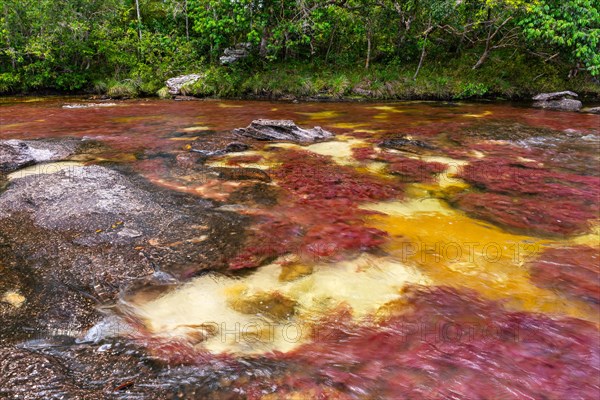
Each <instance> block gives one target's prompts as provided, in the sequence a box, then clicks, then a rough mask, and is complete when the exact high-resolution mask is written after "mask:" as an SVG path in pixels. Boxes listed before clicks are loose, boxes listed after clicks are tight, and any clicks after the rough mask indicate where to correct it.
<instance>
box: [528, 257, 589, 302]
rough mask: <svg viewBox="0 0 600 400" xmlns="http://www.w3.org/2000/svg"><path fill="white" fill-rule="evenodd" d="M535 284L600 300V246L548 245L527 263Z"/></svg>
mask: <svg viewBox="0 0 600 400" xmlns="http://www.w3.org/2000/svg"><path fill="white" fill-rule="evenodd" d="M529 268H530V273H531V279H532V280H533V282H535V284H536V285H539V286H541V287H545V288H548V289H556V290H559V291H561V292H564V293H567V294H570V295H572V296H575V297H578V298H581V299H583V300H586V301H590V302H593V303H595V304H600V282H599V281H598V276H600V249H599V248H594V247H589V246H575V247H563V248H553V249H548V250H546V251H544V252H543V253H542V255H541V256H540V257H539V258H537V259H536V260H534V261H533V262H532V263H531V264H530V267H529Z"/></svg>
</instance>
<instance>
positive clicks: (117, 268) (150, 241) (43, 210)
mask: <svg viewBox="0 0 600 400" xmlns="http://www.w3.org/2000/svg"><path fill="white" fill-rule="evenodd" d="M214 207H215V206H213V204H212V203H211V202H208V201H204V200H202V199H199V198H197V197H195V196H190V195H185V194H180V193H174V192H170V191H167V190H164V189H159V188H157V187H155V186H153V185H151V184H150V183H148V182H146V181H145V180H144V179H142V178H140V177H139V176H136V175H133V174H128V173H125V172H119V171H115V170H112V169H108V168H105V167H101V166H80V167H72V168H69V169H66V170H61V171H59V172H56V173H52V174H44V175H30V176H26V177H23V178H18V179H14V180H12V181H11V182H10V183H9V184H8V186H7V189H6V190H5V191H4V192H3V193H2V194H1V195H0V270H1V271H2V274H1V275H0V290H2V293H0V297H1V298H5V299H4V300H6V301H2V303H4V305H3V307H0V314H1V315H0V318H2V321H3V323H2V324H1V326H0V339H2V338H3V337H4V338H6V337H12V338H14V337H18V336H19V335H22V334H25V333H26V332H32V331H34V332H39V331H45V330H48V329H55V328H57V327H61V328H64V329H67V330H74V331H80V330H82V329H85V328H86V327H89V326H90V325H91V324H93V323H95V322H96V321H97V320H98V318H99V317H100V314H99V312H98V311H97V309H96V306H97V305H98V304H103V303H111V302H113V301H114V300H115V299H116V298H117V295H118V293H119V291H120V290H121V289H122V288H123V287H124V286H126V285H128V284H129V283H132V282H133V281H135V280H138V279H144V278H152V279H173V277H175V278H187V277H189V276H192V275H194V274H195V273H197V272H199V271H202V270H206V269H219V268H225V267H226V266H227V265H226V260H227V258H228V257H232V256H233V255H234V254H236V252H237V249H238V248H239V246H240V244H241V241H242V236H243V223H242V222H243V221H245V218H244V217H241V216H238V215H237V214H234V213H229V212H225V211H216V210H213V209H212V208H214ZM10 303H12V304H10Z"/></svg>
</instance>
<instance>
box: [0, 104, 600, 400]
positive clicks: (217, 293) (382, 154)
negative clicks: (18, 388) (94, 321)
mask: <svg viewBox="0 0 600 400" xmlns="http://www.w3.org/2000/svg"><path fill="white" fill-rule="evenodd" d="M0 110H1V111H2V127H1V133H0V139H39V138H59V137H78V138H82V137H84V138H87V139H90V140H97V141H100V142H102V143H104V144H106V146H107V147H106V149H108V150H105V151H103V152H101V153H96V154H95V155H94V156H93V157H91V156H89V157H81V158H79V159H78V158H72V159H69V160H67V161H61V162H57V163H52V164H41V165H37V166H32V167H29V168H26V169H22V170H19V171H17V172H14V173H12V174H11V175H9V176H8V180H9V181H14V180H17V179H20V178H22V177H24V176H27V175H30V174H41V173H55V172H56V171H59V170H63V169H69V168H74V167H77V166H79V165H91V164H102V165H119V166H127V167H129V168H131V170H132V171H135V173H136V174H139V175H141V176H143V177H144V178H145V179H147V180H148V181H149V182H151V183H152V184H154V185H157V186H159V187H161V188H163V189H167V190H171V191H176V192H182V193H186V194H190V195H193V196H197V197H198V198H202V199H206V200H210V201H212V202H213V204H214V206H215V207H216V208H217V209H220V210H227V211H232V212H235V213H239V214H242V215H244V216H248V217H250V219H249V221H250V222H249V223H248V226H247V227H246V234H245V239H244V241H243V243H242V244H241V245H240V246H239V249H237V251H236V254H235V255H234V256H232V257H231V258H229V259H227V260H225V264H226V265H227V268H225V269H221V270H219V271H208V272H203V273H201V274H196V273H192V272H190V273H185V271H184V272H183V273H181V274H179V275H178V278H179V279H178V281H177V283H170V284H169V285H162V286H153V287H144V286H143V285H142V286H136V288H135V289H129V290H126V291H123V293H122V294H121V296H120V298H119V299H118V301H117V304H116V305H115V306H113V307H112V308H110V311H109V313H112V314H114V315H118V316H119V318H122V319H123V320H124V321H127V323H128V328H127V329H126V330H124V332H123V333H122V334H121V336H122V340H132V341H135V342H136V343H140V344H141V346H142V347H143V348H144V349H145V351H146V352H147V353H148V354H151V355H152V356H153V357H155V358H156V359H158V360H160V363H161V365H163V366H171V367H173V368H175V366H180V365H198V364H210V363H215V362H218V363H221V364H219V365H220V366H221V368H222V370H223V371H234V372H227V373H225V372H223V373H222V374H221V375H219V374H214V375H210V376H209V378H205V379H204V380H203V381H202V382H201V383H194V384H193V385H192V386H194V385H196V386H197V387H200V386H203V387H204V389H203V388H200V389H198V390H197V391H194V393H200V394H197V395H196V397H194V396H193V395H192V394H190V393H191V392H185V390H184V391H183V392H181V393H183V394H181V393H180V394H179V395H180V396H181V397H184V398H186V397H189V398H208V397H211V398H238V397H240V398H265V399H278V398H293V399H304V398H306V399H309V398H341V399H343V398H365V399H371V398H372V399H375V398H382V399H387V398H411V399H412V398H480V399H484V398H490V399H491V398H494V399H495V398H556V399H559V398H592V397H588V396H595V395H597V394H598V390H599V387H600V386H599V382H598V373H599V368H600V366H599V363H600V360H599V353H598V332H599V331H598V326H599V325H598V324H599V323H600V315H599V306H600V283H599V281H598V279H599V273H600V267H599V264H600V236H599V235H600V228H599V227H600V225H599V222H600V216H599V210H600V203H599V196H600V177H599V176H600V172H599V171H600V168H599V167H600V164H599V162H600V159H599V150H600V149H599V144H600V116H598V115H591V114H582V113H566V112H555V111H545V110H537V109H532V108H526V107H523V106H519V105H511V104H494V103H490V104H487V103H439V102H394V103H298V104H292V103H282V102H266V101H251V102H250V101H216V100H209V101H188V102H175V101H160V100H135V101H133V100H132V101H118V102H111V103H107V102H96V103H94V102H86V101H83V100H78V99H73V98H43V99H35V98H30V99H10V98H9V99H3V100H2V102H0ZM258 118H267V119H290V120H293V121H294V122H295V123H296V124H298V126H301V127H307V128H312V127H313V126H320V127H322V128H323V129H325V130H328V131H331V132H333V133H334V134H335V137H334V138H333V139H332V140H329V141H324V142H318V143H314V144H309V145H300V144H294V143H277V142H256V143H254V144H253V146H252V147H250V148H249V149H242V150H243V151H239V152H231V153H226V154H215V155H213V156H210V157H208V158H206V159H203V160H202V163H203V166H204V167H207V168H213V169H214V170H215V171H219V173H220V174H225V175H226V176H230V179H223V178H222V177H219V178H218V179H217V178H214V179H213V178H210V177H209V178H206V176H204V178H202V179H199V178H198V176H197V175H195V174H194V173H193V168H191V169H189V171H190V172H189V173H186V172H185V171H184V172H181V168H179V169H178V170H177V172H174V171H173V169H172V168H171V167H170V165H172V164H169V160H173V159H177V160H178V161H179V162H180V163H185V162H186V160H187V159H186V157H187V156H188V155H190V154H197V152H194V151H193V150H194V149H198V148H201V147H202V143H203V141H210V140H212V139H211V138H214V137H215V135H217V136H218V135H219V133H220V132H229V131H231V130H232V129H235V128H240V127H245V126H247V125H248V124H249V123H250V122H251V121H252V120H255V119H258ZM193 162H198V161H197V160H195V159H194V160H193ZM225 169H228V170H230V172H229V175H228V173H227V171H226V170H225ZM224 171H225V172H224ZM9 185H10V184H9ZM189 240H190V241H192V242H193V241H194V240H196V241H198V242H202V241H203V240H206V237H205V236H203V235H199V236H198V237H195V238H191V239H189ZM219 240H223V241H226V240H227V238H226V237H223V238H220V239H219ZM192 244H193V243H192ZM157 245H158V244H157V243H156V241H153V239H152V238H148V240H147V243H145V244H144V246H140V249H142V248H143V247H145V246H147V247H152V246H157ZM142 250H143V249H142ZM11 295H12V296H13V297H12V298H11V297H10V296H11ZM4 296H5V299H4V301H6V302H8V301H13V302H18V301H22V299H21V298H19V297H18V294H16V293H13V294H10V293H8V294H5V295H4ZM7 296H8V297H7ZM257 363H258V364H260V367H257ZM228 368H230V369H228ZM246 369H247V370H248V371H257V370H260V371H263V375H260V374H256V373H255V374H253V375H252V374H250V375H248V376H246V377H244V372H243V371H245V370H246ZM183 375H184V374H183V373H182V376H181V377H180V379H181V380H182V381H184V380H190V379H192V378H190V377H189V376H188V375H185V376H183ZM222 375H227V379H225V378H223V376H222ZM175 379H177V378H175ZM225 381H226V382H225ZM194 382H195V381H194ZM132 385H133V384H132ZM157 385H158V386H160V385H159V384H158V383H157ZM149 387H150V386H149ZM121 389H123V388H121ZM126 390H127V389H126V388H125V390H124V392H123V396H124V397H127V394H126V393H125V392H126ZM187 390H189V388H188V389H187ZM573 390H575V391H578V392H577V393H580V395H577V396H575V397H570V393H571V391H573ZM186 393H188V394H186Z"/></svg>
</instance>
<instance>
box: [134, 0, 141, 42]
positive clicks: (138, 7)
mask: <svg viewBox="0 0 600 400" xmlns="http://www.w3.org/2000/svg"><path fill="white" fill-rule="evenodd" d="M135 10H136V12H137V20H138V35H139V37H140V40H142V16H141V14H140V2H139V0H135Z"/></svg>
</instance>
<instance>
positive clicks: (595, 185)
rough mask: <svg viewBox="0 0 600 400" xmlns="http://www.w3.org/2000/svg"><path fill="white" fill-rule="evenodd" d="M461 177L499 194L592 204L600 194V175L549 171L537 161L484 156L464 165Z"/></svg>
mask: <svg viewBox="0 0 600 400" xmlns="http://www.w3.org/2000/svg"><path fill="white" fill-rule="evenodd" d="M460 177H461V178H463V179H464V180H466V181H467V182H469V183H472V184H474V185H475V186H477V187H481V188H483V189H486V190H489V191H494V192H498V193H506V194H515V195H540V196H544V198H545V199H549V198H565V197H576V198H578V199H580V200H582V201H590V202H592V203H593V202H596V201H597V200H598V196H600V178H598V177H595V176H583V175H576V174H570V173H563V172H555V171H550V170H548V169H546V168H543V167H542V166H541V165H539V164H538V163H534V162H518V161H512V160H507V159H500V158H485V159H482V160H478V161H473V162H471V163H470V164H469V165H466V166H464V167H463V168H462V171H461V173H460Z"/></svg>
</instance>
